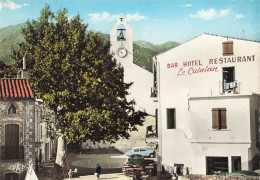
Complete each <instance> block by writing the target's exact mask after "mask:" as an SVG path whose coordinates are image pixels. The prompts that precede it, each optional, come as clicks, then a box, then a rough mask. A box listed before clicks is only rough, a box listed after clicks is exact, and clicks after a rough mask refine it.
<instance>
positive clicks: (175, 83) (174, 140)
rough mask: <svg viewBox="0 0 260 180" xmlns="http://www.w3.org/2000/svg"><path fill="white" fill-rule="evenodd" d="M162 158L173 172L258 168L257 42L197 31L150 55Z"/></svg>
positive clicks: (259, 95)
mask: <svg viewBox="0 0 260 180" xmlns="http://www.w3.org/2000/svg"><path fill="white" fill-rule="evenodd" d="M154 74H155V83H154V89H155V90H156V91H155V94H154V98H155V99H156V101H158V118H159V120H158V121H159V150H160V156H161V164H162V165H165V167H172V169H174V170H175V173H177V174H180V175H182V174H185V173H192V174H209V175H210V174H216V173H230V172H233V171H239V170H250V171H251V170H255V169H258V168H259V111H260V83H259V82H260V43H259V42H255V41H249V40H244V39H238V38H231V37H222V36H216V35H211V34H206V33H205V34H202V35H200V36H198V37H196V38H194V39H192V40H190V41H188V42H186V43H183V44H182V45H180V46H178V47H176V48H173V49H170V50H168V51H166V52H164V53H161V54H158V55H156V56H154Z"/></svg>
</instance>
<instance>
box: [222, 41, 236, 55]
mask: <svg viewBox="0 0 260 180" xmlns="http://www.w3.org/2000/svg"><path fill="white" fill-rule="evenodd" d="M222 47H223V55H224V56H225V55H232V54H234V52H233V41H225V42H223V43H222Z"/></svg>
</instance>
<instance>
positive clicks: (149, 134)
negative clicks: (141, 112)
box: [145, 126, 158, 146]
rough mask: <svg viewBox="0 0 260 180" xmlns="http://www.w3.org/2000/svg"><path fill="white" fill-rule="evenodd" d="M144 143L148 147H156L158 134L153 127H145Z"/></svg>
mask: <svg viewBox="0 0 260 180" xmlns="http://www.w3.org/2000/svg"><path fill="white" fill-rule="evenodd" d="M145 142H146V144H147V145H149V146H152V145H156V144H157V143H158V132H157V130H156V127H155V126H147V127H146V138H145Z"/></svg>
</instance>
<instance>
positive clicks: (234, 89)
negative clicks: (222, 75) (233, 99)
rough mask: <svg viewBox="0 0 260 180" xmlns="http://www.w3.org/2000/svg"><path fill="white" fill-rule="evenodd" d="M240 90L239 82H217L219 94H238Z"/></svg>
mask: <svg viewBox="0 0 260 180" xmlns="http://www.w3.org/2000/svg"><path fill="white" fill-rule="evenodd" d="M240 90H241V83H240V82H239V81H233V82H228V83H227V82H223V81H219V92H220V94H225V93H233V94H239V93H240Z"/></svg>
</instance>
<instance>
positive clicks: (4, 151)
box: [0, 146, 24, 160]
mask: <svg viewBox="0 0 260 180" xmlns="http://www.w3.org/2000/svg"><path fill="white" fill-rule="evenodd" d="M12 159H24V146H8V147H7V146H1V157H0V160H12Z"/></svg>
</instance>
